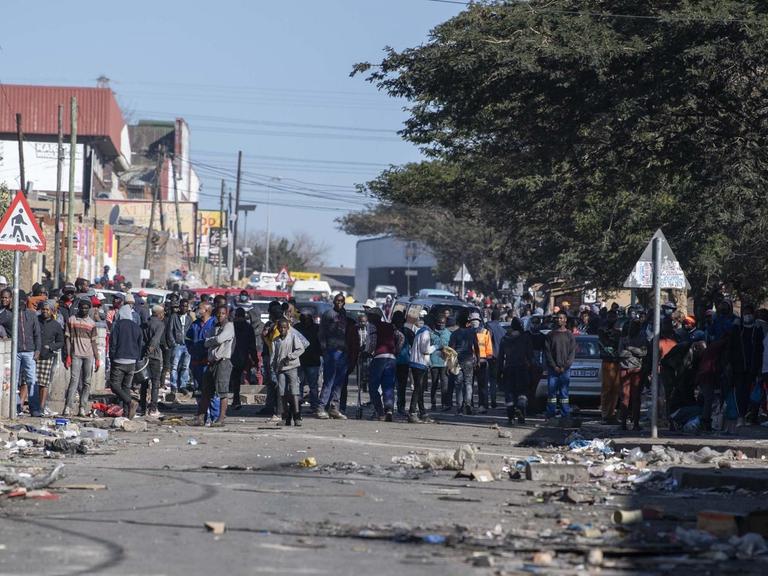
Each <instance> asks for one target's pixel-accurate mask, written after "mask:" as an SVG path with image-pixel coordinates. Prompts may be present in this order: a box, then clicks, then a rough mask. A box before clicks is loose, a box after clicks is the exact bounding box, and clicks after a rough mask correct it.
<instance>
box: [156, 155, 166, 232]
mask: <svg viewBox="0 0 768 576" xmlns="http://www.w3.org/2000/svg"><path fill="white" fill-rule="evenodd" d="M160 158H161V160H160V165H159V167H158V169H157V205H158V206H159V207H160V230H162V231H163V232H165V212H163V195H162V182H163V179H162V176H163V166H165V147H164V146H161V147H160Z"/></svg>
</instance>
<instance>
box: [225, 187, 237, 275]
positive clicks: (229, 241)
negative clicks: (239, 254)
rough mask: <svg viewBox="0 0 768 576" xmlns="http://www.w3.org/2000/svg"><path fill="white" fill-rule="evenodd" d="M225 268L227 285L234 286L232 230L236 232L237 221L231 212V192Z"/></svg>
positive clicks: (230, 195) (230, 196)
mask: <svg viewBox="0 0 768 576" xmlns="http://www.w3.org/2000/svg"><path fill="white" fill-rule="evenodd" d="M227 216H228V218H227V266H229V269H230V271H231V272H230V276H229V285H230V286H234V285H235V243H234V241H233V237H234V234H233V233H232V228H234V229H235V230H237V220H234V219H233V217H236V216H235V213H233V212H232V192H230V193H229V209H228V214H227Z"/></svg>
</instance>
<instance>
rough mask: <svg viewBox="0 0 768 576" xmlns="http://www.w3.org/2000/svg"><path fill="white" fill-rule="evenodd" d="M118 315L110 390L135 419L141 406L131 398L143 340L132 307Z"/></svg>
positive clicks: (111, 343)
mask: <svg viewBox="0 0 768 576" xmlns="http://www.w3.org/2000/svg"><path fill="white" fill-rule="evenodd" d="M117 316H118V320H117V321H116V322H115V323H114V324H113V325H112V334H111V338H110V340H109V359H110V371H109V387H110V388H111V389H112V392H114V393H115V395H116V396H117V397H118V398H119V399H120V402H121V404H122V406H123V414H124V415H125V416H126V417H128V418H133V417H134V416H136V410H137V408H138V406H139V403H138V402H136V401H135V400H133V399H132V398H131V384H132V382H133V372H134V370H135V369H136V362H138V361H139V360H140V359H141V353H142V349H143V347H144V337H143V335H142V333H141V327H139V325H138V324H137V323H136V322H135V321H134V318H133V310H132V309H131V308H130V307H128V306H122V307H121V308H120V310H119V311H118V313H117Z"/></svg>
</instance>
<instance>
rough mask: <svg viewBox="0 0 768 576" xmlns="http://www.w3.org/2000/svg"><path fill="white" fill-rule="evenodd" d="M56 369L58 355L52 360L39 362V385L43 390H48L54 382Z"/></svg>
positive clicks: (40, 360) (39, 360)
mask: <svg viewBox="0 0 768 576" xmlns="http://www.w3.org/2000/svg"><path fill="white" fill-rule="evenodd" d="M55 369H56V355H55V354H54V355H53V356H51V357H50V358H45V359H43V358H40V359H38V361H37V385H38V386H40V387H41V388H48V387H49V386H50V385H51V380H53V373H54V370H55Z"/></svg>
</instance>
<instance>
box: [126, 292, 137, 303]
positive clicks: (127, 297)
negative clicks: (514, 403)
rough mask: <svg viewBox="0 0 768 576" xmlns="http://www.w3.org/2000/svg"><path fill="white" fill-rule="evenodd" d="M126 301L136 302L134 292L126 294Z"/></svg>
mask: <svg viewBox="0 0 768 576" xmlns="http://www.w3.org/2000/svg"><path fill="white" fill-rule="evenodd" d="M125 303H126V304H136V298H134V297H133V294H131V293H130V292H128V294H126V295H125Z"/></svg>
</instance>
